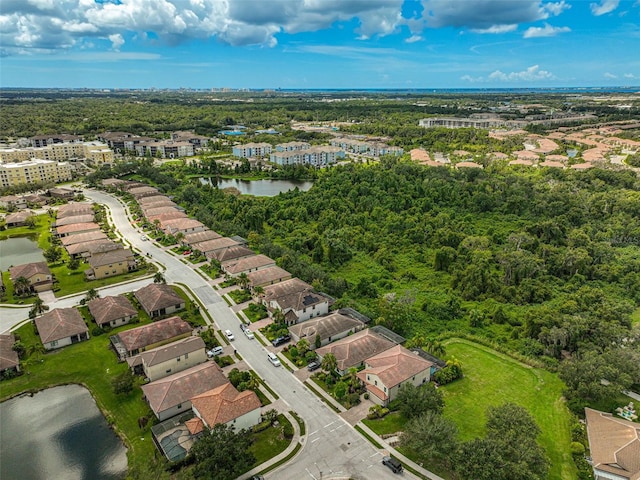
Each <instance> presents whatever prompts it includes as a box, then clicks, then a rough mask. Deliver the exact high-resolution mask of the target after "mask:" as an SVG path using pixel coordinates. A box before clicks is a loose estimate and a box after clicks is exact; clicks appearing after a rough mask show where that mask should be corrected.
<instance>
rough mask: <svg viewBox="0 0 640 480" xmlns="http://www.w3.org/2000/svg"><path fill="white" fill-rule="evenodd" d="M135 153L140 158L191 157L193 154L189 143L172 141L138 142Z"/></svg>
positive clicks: (191, 145)
mask: <svg viewBox="0 0 640 480" xmlns="http://www.w3.org/2000/svg"><path fill="white" fill-rule="evenodd" d="M135 150H136V153H137V154H138V155H139V156H141V157H144V156H151V157H161V158H178V157H192V156H193V155H194V154H195V152H194V148H193V144H192V143H189V142H176V141H173V140H150V141H146V142H140V143H138V144H137V145H136V146H135Z"/></svg>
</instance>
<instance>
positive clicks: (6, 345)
mask: <svg viewBox="0 0 640 480" xmlns="http://www.w3.org/2000/svg"><path fill="white" fill-rule="evenodd" d="M14 343H16V337H15V336H14V335H13V333H5V334H2V335H0V375H5V372H11V371H12V372H15V373H18V372H19V371H20V358H19V357H18V352H16V351H15V350H14V349H13V344H14Z"/></svg>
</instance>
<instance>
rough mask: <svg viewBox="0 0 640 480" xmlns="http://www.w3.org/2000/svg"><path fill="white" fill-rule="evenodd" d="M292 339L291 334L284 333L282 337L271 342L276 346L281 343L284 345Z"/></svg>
mask: <svg viewBox="0 0 640 480" xmlns="http://www.w3.org/2000/svg"><path fill="white" fill-rule="evenodd" d="M290 341H291V336H289V335H283V336H281V337H278V338H276V339H275V340H274V341H273V342H271V345H273V346H274V347H279V346H280V345H283V344H285V343H287V342H290Z"/></svg>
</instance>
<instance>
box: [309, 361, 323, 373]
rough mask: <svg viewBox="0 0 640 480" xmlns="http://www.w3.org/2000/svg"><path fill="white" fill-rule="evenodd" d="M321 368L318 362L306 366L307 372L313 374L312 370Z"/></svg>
mask: <svg viewBox="0 0 640 480" xmlns="http://www.w3.org/2000/svg"><path fill="white" fill-rule="evenodd" d="M321 366H322V364H321V363H320V362H319V361H317V360H314V361H313V362H309V363H308V364H307V370H309V371H310V372H313V371H314V370H317V369H319V368H320V367H321Z"/></svg>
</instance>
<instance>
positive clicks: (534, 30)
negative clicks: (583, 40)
mask: <svg viewBox="0 0 640 480" xmlns="http://www.w3.org/2000/svg"><path fill="white" fill-rule="evenodd" d="M570 31H571V29H570V28H569V27H554V26H551V25H549V24H548V23H545V24H544V27H529V28H527V30H526V31H525V32H524V35H523V37H524V38H537V37H555V36H556V35H558V34H559V33H566V32H570Z"/></svg>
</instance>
